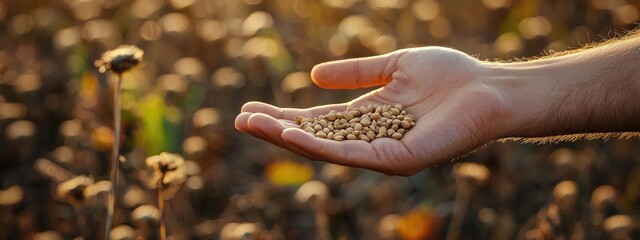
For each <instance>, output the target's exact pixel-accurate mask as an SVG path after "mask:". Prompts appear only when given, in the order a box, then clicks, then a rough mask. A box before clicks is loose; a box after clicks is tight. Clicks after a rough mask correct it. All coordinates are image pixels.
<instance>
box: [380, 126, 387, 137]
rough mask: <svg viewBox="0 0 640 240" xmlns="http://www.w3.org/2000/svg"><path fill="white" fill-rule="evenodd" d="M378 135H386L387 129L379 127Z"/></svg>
mask: <svg viewBox="0 0 640 240" xmlns="http://www.w3.org/2000/svg"><path fill="white" fill-rule="evenodd" d="M378 134H383V135H384V134H387V128H386V127H380V129H379V130H378Z"/></svg>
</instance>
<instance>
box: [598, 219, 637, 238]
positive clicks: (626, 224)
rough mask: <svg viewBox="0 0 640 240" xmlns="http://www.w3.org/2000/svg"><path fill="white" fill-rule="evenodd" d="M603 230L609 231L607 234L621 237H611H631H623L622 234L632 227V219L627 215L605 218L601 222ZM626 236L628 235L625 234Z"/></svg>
mask: <svg viewBox="0 0 640 240" xmlns="http://www.w3.org/2000/svg"><path fill="white" fill-rule="evenodd" d="M602 226H603V228H604V230H605V231H607V232H608V233H609V235H610V236H611V235H614V236H620V237H621V238H612V239H631V238H625V237H622V236H626V235H627V234H628V233H629V232H630V231H631V230H633V228H634V223H633V219H632V218H631V217H629V216H627V215H622V214H620V215H614V216H611V217H609V218H607V220H604V223H603V224H602ZM627 237H628V236H627Z"/></svg>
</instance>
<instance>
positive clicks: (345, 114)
mask: <svg viewBox="0 0 640 240" xmlns="http://www.w3.org/2000/svg"><path fill="white" fill-rule="evenodd" d="M352 118H353V114H351V113H350V112H345V113H344V119H347V121H349V120H351V119H352Z"/></svg>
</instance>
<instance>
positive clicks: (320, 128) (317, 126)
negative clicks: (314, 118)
mask: <svg viewBox="0 0 640 240" xmlns="http://www.w3.org/2000/svg"><path fill="white" fill-rule="evenodd" d="M313 129H314V130H316V131H320V130H322V126H320V124H318V125H314V126H313Z"/></svg>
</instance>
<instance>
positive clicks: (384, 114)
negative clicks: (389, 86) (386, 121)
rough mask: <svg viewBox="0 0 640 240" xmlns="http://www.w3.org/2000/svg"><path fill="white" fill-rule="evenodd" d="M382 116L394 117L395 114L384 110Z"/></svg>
mask: <svg viewBox="0 0 640 240" xmlns="http://www.w3.org/2000/svg"><path fill="white" fill-rule="evenodd" d="M382 116H383V117H385V118H392V117H393V116H391V113H390V112H382Z"/></svg>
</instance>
